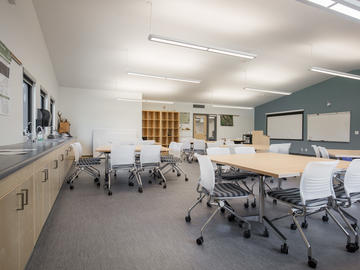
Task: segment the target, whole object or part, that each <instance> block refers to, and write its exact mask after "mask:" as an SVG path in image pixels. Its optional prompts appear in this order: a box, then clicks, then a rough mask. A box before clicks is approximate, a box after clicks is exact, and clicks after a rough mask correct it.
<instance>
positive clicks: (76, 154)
mask: <svg viewBox="0 0 360 270" xmlns="http://www.w3.org/2000/svg"><path fill="white" fill-rule="evenodd" d="M70 147H71V148H72V149H73V151H74V160H75V162H78V161H79V159H80V152H79V146H78V145H77V143H72V144H70Z"/></svg>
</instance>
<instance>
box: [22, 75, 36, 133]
mask: <svg viewBox="0 0 360 270" xmlns="http://www.w3.org/2000/svg"><path fill="white" fill-rule="evenodd" d="M33 85H34V83H33V81H32V80H30V79H29V78H28V77H27V76H26V75H24V79H23V130H24V131H26V132H28V133H31V130H32V123H31V121H32V118H33V109H32V104H33V100H32V93H33Z"/></svg>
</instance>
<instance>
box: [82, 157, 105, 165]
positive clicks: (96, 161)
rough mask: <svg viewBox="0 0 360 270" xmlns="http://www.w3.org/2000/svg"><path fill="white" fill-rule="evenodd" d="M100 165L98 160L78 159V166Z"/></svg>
mask: <svg viewBox="0 0 360 270" xmlns="http://www.w3.org/2000/svg"><path fill="white" fill-rule="evenodd" d="M100 163H101V161H100V159H99V158H80V159H79V164H80V165H83V166H91V165H99V164H100Z"/></svg>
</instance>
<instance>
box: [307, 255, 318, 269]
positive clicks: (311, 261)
mask: <svg viewBox="0 0 360 270" xmlns="http://www.w3.org/2000/svg"><path fill="white" fill-rule="evenodd" d="M316 265H317V260H315V259H314V258H313V257H309V259H308V266H310V267H311V268H316Z"/></svg>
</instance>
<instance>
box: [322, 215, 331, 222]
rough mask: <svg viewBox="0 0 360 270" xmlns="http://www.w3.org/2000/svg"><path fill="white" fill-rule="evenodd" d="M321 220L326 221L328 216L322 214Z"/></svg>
mask: <svg viewBox="0 0 360 270" xmlns="http://www.w3.org/2000/svg"><path fill="white" fill-rule="evenodd" d="M321 219H322V221H324V222H328V221H329V217H328V216H322V218H321Z"/></svg>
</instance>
